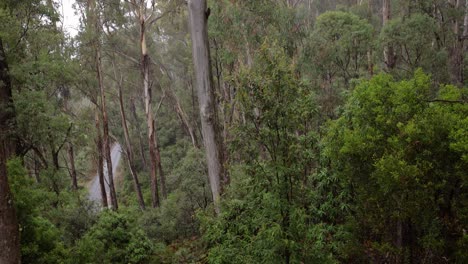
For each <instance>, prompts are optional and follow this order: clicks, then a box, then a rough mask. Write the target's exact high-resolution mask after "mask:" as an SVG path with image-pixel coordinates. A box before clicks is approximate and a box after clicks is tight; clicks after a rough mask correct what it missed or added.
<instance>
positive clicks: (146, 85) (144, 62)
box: [140, 8, 160, 208]
mask: <svg viewBox="0 0 468 264" xmlns="http://www.w3.org/2000/svg"><path fill="white" fill-rule="evenodd" d="M141 9H143V8H141ZM141 12H142V11H141ZM145 23H146V21H145V18H144V17H143V15H140V48H141V72H142V75H143V91H144V96H145V97H144V98H145V114H146V126H147V129H148V145H149V152H150V164H151V170H150V175H151V197H152V201H153V207H154V208H156V207H159V205H160V201H159V190H158V178H157V169H158V164H157V154H156V129H155V124H154V118H153V109H152V107H151V102H152V96H151V86H150V80H149V64H150V61H149V56H148V53H147V52H148V51H147V47H146V29H145V26H146V25H145Z"/></svg>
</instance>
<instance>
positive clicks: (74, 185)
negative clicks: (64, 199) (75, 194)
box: [68, 143, 78, 191]
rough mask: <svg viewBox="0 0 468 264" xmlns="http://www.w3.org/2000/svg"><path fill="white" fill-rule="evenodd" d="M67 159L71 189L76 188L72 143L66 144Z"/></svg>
mask: <svg viewBox="0 0 468 264" xmlns="http://www.w3.org/2000/svg"><path fill="white" fill-rule="evenodd" d="M68 159H69V160H70V176H71V178H72V188H73V190H75V191H76V190H78V179H77V177H76V168H75V153H74V150H73V144H72V143H69V144H68Z"/></svg>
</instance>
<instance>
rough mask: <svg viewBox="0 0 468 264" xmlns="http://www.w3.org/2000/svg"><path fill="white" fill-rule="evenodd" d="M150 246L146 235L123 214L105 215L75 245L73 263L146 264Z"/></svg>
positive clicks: (150, 249) (105, 213)
mask: <svg viewBox="0 0 468 264" xmlns="http://www.w3.org/2000/svg"><path fill="white" fill-rule="evenodd" d="M152 251H153V245H152V243H151V242H150V240H149V239H148V237H147V236H146V234H145V233H144V232H143V231H142V230H141V229H140V228H139V227H137V226H133V221H132V220H131V219H130V218H129V217H128V216H126V215H125V214H122V213H116V212H112V211H104V212H102V213H101V214H100V216H99V219H98V221H97V223H96V224H95V225H93V227H92V228H91V229H90V230H89V231H88V232H87V233H86V234H85V235H84V237H83V238H82V239H81V240H80V241H79V242H78V243H77V248H76V252H74V257H73V258H74V259H75V261H77V262H75V263H96V261H97V260H99V262H100V263H145V261H146V260H147V259H148V258H149V257H150V256H151V254H152Z"/></svg>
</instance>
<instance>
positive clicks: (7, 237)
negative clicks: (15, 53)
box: [0, 38, 20, 264]
mask: <svg viewBox="0 0 468 264" xmlns="http://www.w3.org/2000/svg"><path fill="white" fill-rule="evenodd" d="M14 119H15V112H14V107H13V99H12V93H11V81H10V75H9V72H8V63H7V61H6V54H5V50H4V49H3V40H2V39H1V38H0V249H1V252H2V253H0V263H2V264H17V263H20V244H19V228H18V221H17V219H16V210H15V207H14V205H13V197H12V194H11V191H10V185H9V183H8V175H7V174H8V173H7V167H6V162H7V160H8V159H9V158H10V157H12V156H13V155H15V149H16V146H15V145H16V144H15V141H14V136H12V135H11V133H12V128H13V126H12V125H13V124H14Z"/></svg>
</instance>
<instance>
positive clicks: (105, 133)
mask: <svg viewBox="0 0 468 264" xmlns="http://www.w3.org/2000/svg"><path fill="white" fill-rule="evenodd" d="M90 4H91V6H90V9H91V12H92V13H91V15H92V17H93V19H92V22H93V23H94V33H95V35H94V36H93V38H94V41H93V42H94V49H95V50H94V51H95V58H94V59H95V61H94V62H95V67H96V78H97V80H98V84H99V91H100V94H101V113H102V128H103V133H102V138H103V150H104V155H105V160H106V165H107V176H108V178H107V180H108V182H109V193H110V199H111V206H112V209H113V210H117V209H118V203H117V194H116V192H115V187H114V173H113V170H112V157H111V147H110V141H109V122H108V119H107V107H106V89H105V86H104V76H103V74H102V62H101V43H100V40H99V39H100V32H101V22H100V18H99V10H98V8H97V7H96V3H95V0H91V1H90Z"/></svg>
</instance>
